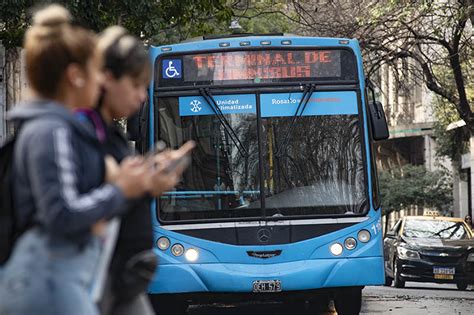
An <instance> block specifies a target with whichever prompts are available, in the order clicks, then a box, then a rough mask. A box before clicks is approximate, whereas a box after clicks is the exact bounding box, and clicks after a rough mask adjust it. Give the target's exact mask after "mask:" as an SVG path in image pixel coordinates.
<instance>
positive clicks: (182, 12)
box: [0, 0, 232, 48]
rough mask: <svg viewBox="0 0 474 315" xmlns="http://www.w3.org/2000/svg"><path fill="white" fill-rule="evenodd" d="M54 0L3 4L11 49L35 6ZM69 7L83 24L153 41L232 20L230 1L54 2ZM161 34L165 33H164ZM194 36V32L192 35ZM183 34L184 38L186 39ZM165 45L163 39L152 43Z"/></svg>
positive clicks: (1, 31)
mask: <svg viewBox="0 0 474 315" xmlns="http://www.w3.org/2000/svg"><path fill="white" fill-rule="evenodd" d="M49 2H52V1H31V0H18V1H16V0H15V1H13V0H12V1H3V2H1V3H0V40H1V41H2V42H3V44H4V45H5V46H6V47H7V48H12V47H19V46H21V44H22V40H23V35H24V32H25V30H26V28H27V27H28V25H29V22H30V21H29V19H30V16H31V13H32V10H33V9H34V8H35V6H38V5H44V4H46V3H49ZM54 2H56V3H61V4H63V5H64V6H66V7H67V8H68V9H69V10H70V11H71V14H72V15H73V16H74V18H75V19H76V21H77V22H78V23H79V24H82V25H84V26H86V27H88V28H91V29H93V30H95V31H101V30H103V29H104V28H106V27H107V26H110V25H114V24H119V25H122V26H124V27H125V28H127V29H128V30H129V31H130V32H131V33H132V34H134V35H136V36H138V37H140V38H142V39H144V40H148V41H150V40H151V39H155V40H158V39H161V40H163V41H166V39H167V38H169V37H171V38H173V39H174V37H173V36H171V35H170V36H167V35H166V34H180V35H184V36H187V35H188V33H187V32H186V31H189V30H192V32H190V33H193V32H194V33H201V32H203V31H206V30H208V28H209V25H212V23H214V24H215V25H218V24H219V23H226V24H228V23H229V22H230V19H231V17H232V9H231V7H230V6H228V5H227V2H226V0H180V1H175V0H159V1H158V0H157V1H151V0H133V1H132V0H113V1H112V0H89V1H75V0H65V1H64V0H63V1H54ZM160 35H161V36H160ZM191 35H192V34H191ZM184 36H180V37H181V38H180V39H183V38H182V37H184ZM152 43H153V44H162V42H152Z"/></svg>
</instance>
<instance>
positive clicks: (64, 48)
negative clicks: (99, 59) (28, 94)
mask: <svg viewBox="0 0 474 315" xmlns="http://www.w3.org/2000/svg"><path fill="white" fill-rule="evenodd" d="M96 41H97V40H96V36H95V35H94V33H92V32H91V31H88V30H86V29H84V28H81V27H79V26H73V25H72V24H71V15H70V13H69V11H68V10H67V9H65V8H64V7H62V6H60V5H57V4H53V5H49V6H47V7H45V8H44V9H42V10H39V11H37V12H36V13H35V15H34V17H33V25H32V26H31V28H30V29H28V31H27V32H26V34H25V40H24V48H25V57H26V58H25V59H26V73H27V77H28V80H29V82H30V85H31V87H32V89H33V90H34V91H36V92H37V93H38V94H39V95H41V96H43V97H47V98H53V97H54V96H56V95H57V93H58V90H59V87H60V86H61V81H62V79H63V78H64V72H65V71H66V69H67V67H68V66H69V65H70V64H71V63H75V64H78V65H80V66H81V67H84V68H85V67H86V65H87V62H88V61H89V60H90V59H91V58H92V57H93V56H94V53H95V48H96Z"/></svg>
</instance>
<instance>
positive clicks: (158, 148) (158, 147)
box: [145, 140, 166, 159]
mask: <svg viewBox="0 0 474 315" xmlns="http://www.w3.org/2000/svg"><path fill="white" fill-rule="evenodd" d="M165 149H166V143H165V142H164V141H161V140H160V141H158V142H156V143H155V146H154V147H153V148H152V149H151V150H150V151H148V152H147V153H146V154H145V159H149V158H151V157H152V156H155V155H157V154H158V153H160V152H163V151H164V150H165Z"/></svg>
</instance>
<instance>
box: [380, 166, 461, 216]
mask: <svg viewBox="0 0 474 315" xmlns="http://www.w3.org/2000/svg"><path fill="white" fill-rule="evenodd" d="M380 194H381V197H382V209H383V210H384V213H385V214H387V213H390V212H393V211H399V210H402V209H407V208H410V207H412V206H418V207H421V208H424V207H427V208H434V209H437V210H440V211H441V212H448V210H449V209H450V205H451V203H452V178H451V176H450V175H449V174H448V173H447V172H446V171H434V172H431V171H428V170H426V169H425V168H424V167H423V166H415V165H405V166H403V167H402V168H396V169H392V170H388V171H383V172H380Z"/></svg>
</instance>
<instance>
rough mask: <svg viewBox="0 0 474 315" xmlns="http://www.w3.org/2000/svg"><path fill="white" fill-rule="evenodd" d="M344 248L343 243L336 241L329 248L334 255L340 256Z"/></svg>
mask: <svg viewBox="0 0 474 315" xmlns="http://www.w3.org/2000/svg"><path fill="white" fill-rule="evenodd" d="M343 249H344V248H342V245H341V244H339V243H334V244H332V245H331V246H330V247H329V250H330V251H331V254H333V255H334V256H339V255H341V254H342V251H343Z"/></svg>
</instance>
